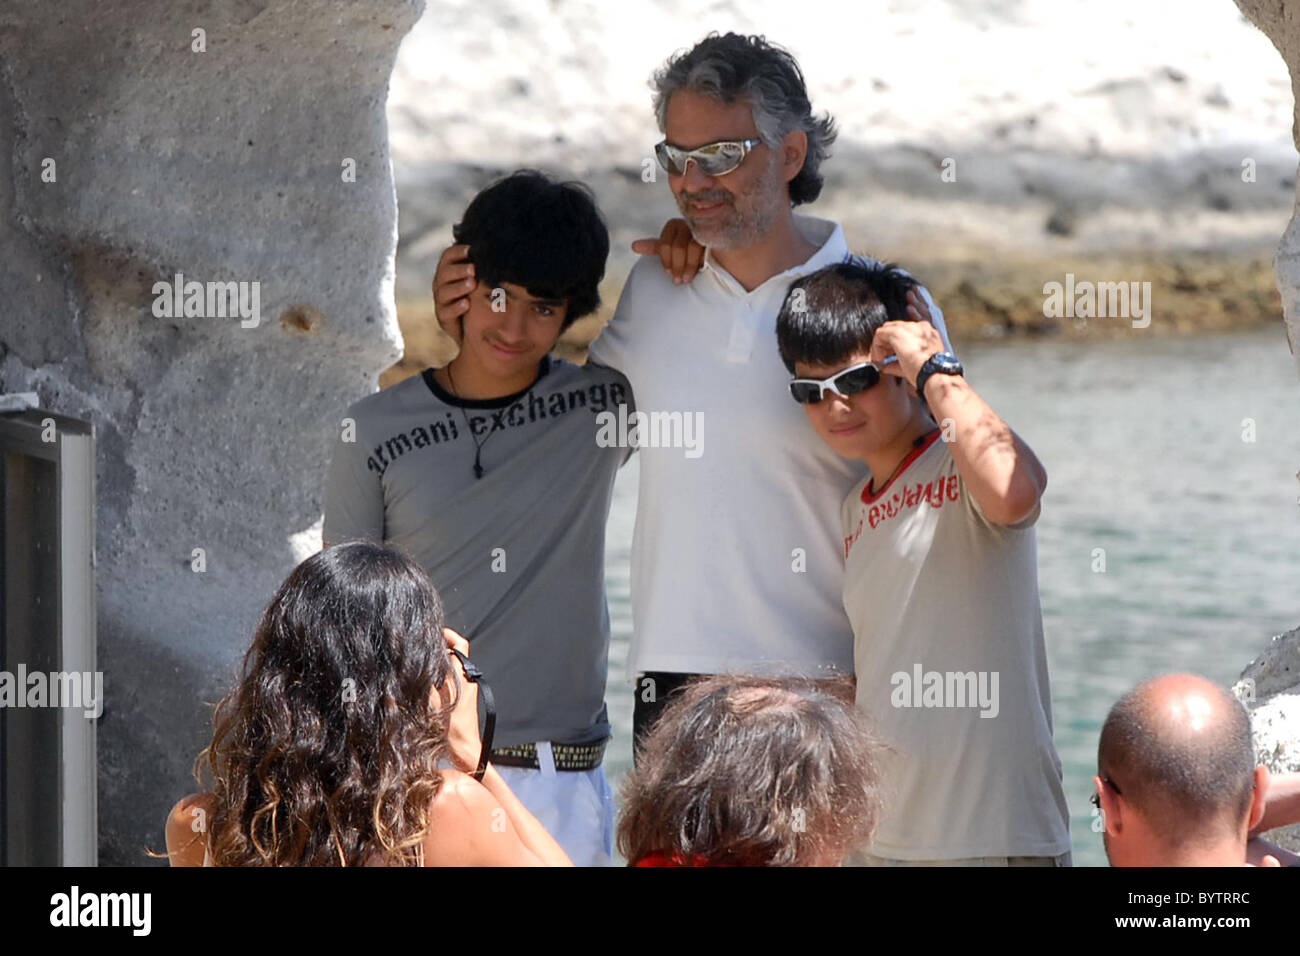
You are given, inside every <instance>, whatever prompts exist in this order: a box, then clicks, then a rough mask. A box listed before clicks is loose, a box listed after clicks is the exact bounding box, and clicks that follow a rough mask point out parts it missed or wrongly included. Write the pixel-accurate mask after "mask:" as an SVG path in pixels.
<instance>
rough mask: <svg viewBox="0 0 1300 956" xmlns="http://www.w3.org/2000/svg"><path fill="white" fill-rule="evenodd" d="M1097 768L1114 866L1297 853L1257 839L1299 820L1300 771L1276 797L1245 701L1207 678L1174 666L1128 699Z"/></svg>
mask: <svg viewBox="0 0 1300 956" xmlns="http://www.w3.org/2000/svg"><path fill="white" fill-rule="evenodd" d="M1097 767H1098V772H1097V775H1096V776H1094V777H1093V784H1094V786H1095V787H1096V788H1097V795H1096V796H1095V797H1094V798H1093V804H1094V806H1096V807H1097V808H1098V809H1099V810H1100V812H1101V815H1102V816H1101V819H1102V821H1103V823H1104V825H1105V829H1104V830H1103V835H1102V840H1103V842H1104V844H1105V847H1106V857H1107V859H1109V860H1110V862H1111V864H1112V865H1113V866H1241V865H1243V864H1244V863H1246V862H1247V861H1248V860H1249V861H1250V862H1257V863H1266V864H1268V865H1273V866H1277V865H1279V862H1285V863H1287V864H1291V863H1294V862H1295V861H1296V860H1297V857H1295V855H1294V854H1291V853H1289V852H1287V851H1286V850H1283V849H1281V848H1279V847H1276V846H1273V845H1272V844H1269V843H1267V842H1265V841H1263V840H1260V839H1258V838H1257V837H1255V834H1257V833H1259V832H1261V831H1262V830H1264V829H1271V828H1272V827H1275V826H1281V825H1284V824H1287V823H1294V822H1296V819H1295V815H1296V813H1297V810H1298V809H1300V807H1297V801H1296V796H1295V791H1296V780H1295V779H1294V778H1295V776H1296V775H1294V774H1287V775H1284V776H1283V777H1282V778H1281V780H1279V781H1278V782H1279V783H1280V784H1281V786H1279V787H1278V788H1277V789H1278V792H1277V793H1276V794H1275V795H1274V796H1273V798H1272V799H1271V800H1270V794H1269V790H1270V779H1269V772H1268V768H1267V767H1260V766H1256V765H1255V748H1254V745H1253V744H1252V741H1251V731H1250V718H1249V717H1248V716H1247V714H1246V710H1245V708H1244V707H1242V706H1241V704H1240V703H1239V702H1238V701H1237V699H1236V698H1234V697H1233V696H1232V695H1231V694H1229V693H1228V692H1227V691H1225V690H1224V689H1223V688H1221V687H1218V686H1217V685H1215V684H1213V683H1211V682H1210V681H1208V680H1206V679H1205V678H1203V677H1198V676H1196V675H1195V674H1165V675H1163V676H1161V677H1155V678H1152V679H1150V680H1147V681H1144V682H1143V683H1141V684H1139V685H1138V686H1137V687H1135V688H1134V689H1133V690H1131V691H1129V692H1128V693H1127V694H1125V695H1124V696H1123V697H1121V698H1120V699H1119V700H1118V701H1117V702H1116V704H1115V706H1114V707H1112V708H1111V709H1110V713H1109V714H1108V715H1107V717H1106V723H1105V724H1104V725H1103V726H1102V729H1101V740H1100V742H1099V743H1098V747H1097ZM1270 802H1271V803H1272V804H1273V805H1272V806H1271V807H1270V806H1269V804H1270Z"/></svg>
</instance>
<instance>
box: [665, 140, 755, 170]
mask: <svg viewBox="0 0 1300 956" xmlns="http://www.w3.org/2000/svg"><path fill="white" fill-rule="evenodd" d="M762 142H763V141H762V140H761V139H741V140H726V141H723V142H718V143H709V144H708V145H707V146H700V147H699V148H697V149H682V148H680V147H678V146H669V145H668V141H667V140H664V141H663V142H661V143H656V144H655V159H657V160H659V165H660V166H662V167H663V169H664V172H666V173H670V174H671V175H673V176H684V175H686V164H687V163H688V162H692V161H694V163H695V165H697V166H699V167H700V172H702V173H704V175H706V176H725V175H726V174H727V173H729V172H732V171H733V170H735V169H736V167H737V166H739V165H740V164H741V163H742V162H744V160H745V156H746V155H747V154H748V153H749V151H750V150H751V149H753V148H754V147H755V146H758V145H760V144H761V143H762Z"/></svg>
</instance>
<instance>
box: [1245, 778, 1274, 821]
mask: <svg viewBox="0 0 1300 956" xmlns="http://www.w3.org/2000/svg"><path fill="white" fill-rule="evenodd" d="M1268 785H1269V775H1268V768H1267V767H1264V766H1260V767H1256V768H1255V794H1254V796H1252V797H1251V798H1250V819H1249V821H1248V822H1247V824H1246V829H1247V831H1250V830H1253V829H1255V827H1256V826H1258V825H1259V821H1260V820H1262V819H1264V808H1265V807H1267V806H1268Z"/></svg>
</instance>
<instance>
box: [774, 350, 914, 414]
mask: <svg viewBox="0 0 1300 956" xmlns="http://www.w3.org/2000/svg"><path fill="white" fill-rule="evenodd" d="M897 361H898V357H897V356H893V355H891V356H890V357H889V358H887V359H885V361H884V362H882V363H881V364H880V365H877V364H876V363H875V362H862V363H861V364H859V365H853V366H851V367H849V368H846V369H845V370H844V371H842V372H836V373H835V374H834V375H832V376H831V377H830V378H820V379H819V378H796V379H793V380H792V381H791V382H790V395H791V397H792V398H794V400H795V401H796V402H798V403H799V404H800V405H814V404H816V403H817V402H820V401H821V400H822V399H823V398H825V397H826V393H827V392H833V393H834V394H836V395H839V396H842V397H846V398H847V397H848V396H849V395H857V394H858V393H859V392H865V391H866V390H867V389H869V388H872V387H874V386H875V385H876V383H878V382H879V381H880V379H881V376H883V375H884V374H885V373H884V372H883V371H881V369H883V368H884V367H885V366H886V365H892V364H893V363H894V362H897Z"/></svg>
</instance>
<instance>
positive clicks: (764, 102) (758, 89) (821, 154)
mask: <svg viewBox="0 0 1300 956" xmlns="http://www.w3.org/2000/svg"><path fill="white" fill-rule="evenodd" d="M650 87H651V89H652V90H654V110H655V118H656V120H657V121H658V123H659V131H660V132H663V131H664V127H665V125H666V123H667V121H668V101H669V100H670V99H671V98H672V95H673V94H674V93H676V92H677V91H678V90H683V89H684V90H691V91H693V92H695V93H700V94H703V95H705V96H709V97H712V98H713V99H715V100H717V101H719V102H721V103H734V102H738V101H743V102H746V103H748V104H749V106H750V109H751V111H752V112H753V116H754V125H755V126H756V127H758V135H759V137H760V138H761V139H762V140H763V142H764V143H766V144H767V146H768V147H769V148H770V149H776V148H777V147H778V146H779V145H780V143H781V141H782V140H783V139H785V137H786V136H787V135H788V134H789V133H792V132H794V131H795V130H797V129H798V130H803V131H804V132H805V133H806V134H807V135H808V154H807V155H806V156H805V157H804V161H803V168H802V169H800V170H799V173H798V175H796V176H795V177H794V179H792V180H790V204H791V205H793V206H799V205H802V204H803V203H808V202H812V201H813V200H814V199H816V198H817V197H818V196H820V195H821V191H822V182H823V178H824V177H823V176H822V172H821V165H822V163H823V162H824V161H825V160H826V158H827V157H828V156H830V150H831V145H832V144H833V143H834V142H835V138H836V136H837V135H838V134H837V131H836V129H835V121H834V120H832V119H831V117H830V116H829V115H828V114H825V113H823V114H822V115H820V116H817V115H815V114H814V113H813V111H812V103H811V102H810V101H809V99H808V89H807V86H806V85H805V84H804V78H803V71H802V70H801V69H799V61H798V60H796V59H795V58H794V55H793V54H791V53H790V52H789V51H788V50H786V49H784V48H783V47H780V46H777V45H776V44H775V43H771V42H769V41H768V40H767V39H766V38H765V37H762V36H742V35H741V34H738V33H725V34H721V35H719V34H718V33H710V34H709V35H708V36H706V37H705V38H704V39H703V40H701V41H700V42H699V43H697V44H695V46H693V47H691V48H690V49H689V50H686V51H679V52H677V53H675V54H673V55H672V56H671V57H669V59H668V62H666V63H665V64H664V65H663V67H661V68H660V69H659V70H658V71H656V72H655V74H654V77H653V78H652V79H651V81H650Z"/></svg>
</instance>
